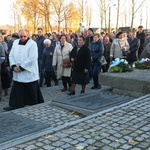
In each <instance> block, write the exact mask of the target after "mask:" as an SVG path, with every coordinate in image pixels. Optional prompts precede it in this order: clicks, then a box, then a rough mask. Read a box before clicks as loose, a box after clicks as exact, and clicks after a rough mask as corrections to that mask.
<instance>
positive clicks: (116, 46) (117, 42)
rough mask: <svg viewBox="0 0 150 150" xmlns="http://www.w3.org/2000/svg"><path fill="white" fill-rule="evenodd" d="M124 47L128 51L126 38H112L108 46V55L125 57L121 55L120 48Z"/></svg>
mask: <svg viewBox="0 0 150 150" xmlns="http://www.w3.org/2000/svg"><path fill="white" fill-rule="evenodd" d="M123 47H126V50H127V51H128V50H129V48H130V46H129V43H128V41H127V40H125V39H118V38H116V39H114V40H113V43H112V44H111V48H110V57H113V58H126V57H125V56H123V55H122V48H123Z"/></svg>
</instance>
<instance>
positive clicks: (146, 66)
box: [135, 62, 150, 69]
mask: <svg viewBox="0 0 150 150" xmlns="http://www.w3.org/2000/svg"><path fill="white" fill-rule="evenodd" d="M135 68H137V69H150V65H147V64H145V63H139V62H137V63H135Z"/></svg>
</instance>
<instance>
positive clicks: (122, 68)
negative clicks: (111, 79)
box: [108, 58, 133, 72]
mask: <svg viewBox="0 0 150 150" xmlns="http://www.w3.org/2000/svg"><path fill="white" fill-rule="evenodd" d="M132 70H133V69H131V67H130V65H129V64H128V62H127V61H126V60H125V59H120V58H116V59H115V60H114V61H112V63H111V65H110V67H109V70H108V72H130V71H132Z"/></svg>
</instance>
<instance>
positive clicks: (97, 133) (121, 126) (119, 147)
mask: <svg viewBox="0 0 150 150" xmlns="http://www.w3.org/2000/svg"><path fill="white" fill-rule="evenodd" d="M52 90H53V91H51V93H52V94H53V95H54V97H60V96H61V97H62V98H65V96H66V97H67V93H61V92H60V89H58V91H57V90H56V89H52ZM77 90H78V88H77ZM79 90H80V88H79ZM43 91H44V89H43ZM87 91H90V87H88V86H87ZM44 92H45V94H46V95H47V96H46V97H48V99H49V98H51V97H53V95H52V94H51V95H50V94H48V93H49V90H48V89H47V90H45V91H44ZM55 92H56V94H55ZM98 92H99V91H98ZM48 99H47V101H48ZM149 99H150V98H147V99H142V100H140V101H137V102H134V103H131V104H129V105H127V106H123V107H121V108H116V109H115V110H111V111H110V112H108V114H107V113H104V114H99V115H98V116H97V117H93V118H91V119H88V120H86V121H82V122H79V123H77V124H76V125H73V126H67V127H66V128H64V129H61V130H60V131H57V130H55V131H56V132H55V133H51V134H49V133H47V136H48V135H50V136H52V138H48V139H46V136H41V137H39V138H37V137H36V138H35V139H32V140H30V139H29V140H30V141H29V142H25V143H22V144H21V143H20V144H19V145H14V146H12V147H11V149H12V150H19V149H20V150H23V149H24V150H25V149H27V150H29V149H28V148H30V149H32V148H33V149H35V150H36V149H38V150H44V149H46V150H51V149H52V150H76V147H77V146H83V147H84V149H83V150H95V149H96V150H150V149H149V147H150V143H149V141H150V132H149V130H148V129H149V128H150V125H149V124H148V122H149V118H150V112H149V110H150V100H149ZM0 108H1V106H0ZM31 108H32V109H31ZM13 113H16V114H18V115H22V116H24V117H27V118H30V119H31V118H32V119H33V120H36V119H39V121H40V122H42V123H46V124H47V125H49V127H51V128H52V129H56V127H57V126H58V125H59V126H60V127H61V125H64V124H68V123H72V121H75V120H76V121H78V120H79V119H81V118H83V117H82V116H80V114H76V113H74V112H71V111H68V110H65V109H62V108H59V107H55V106H52V105H51V104H50V103H49V102H46V103H44V104H40V105H35V106H31V107H26V108H23V109H21V111H20V110H15V111H13ZM107 115H108V116H107ZM49 131H51V130H50V129H49V130H48V132H49ZM131 139H133V142H132V141H131V143H130V142H129V140H131ZM33 146H34V147H33ZM13 148H14V149H13ZM11 149H10V148H9V149H8V150H11Z"/></svg>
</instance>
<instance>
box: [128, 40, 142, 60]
mask: <svg viewBox="0 0 150 150" xmlns="http://www.w3.org/2000/svg"><path fill="white" fill-rule="evenodd" d="M128 43H129V45H130V49H129V51H130V54H128V55H127V61H129V62H134V61H137V59H138V49H139V47H140V40H139V39H138V38H134V39H133V40H132V38H129V39H128Z"/></svg>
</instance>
